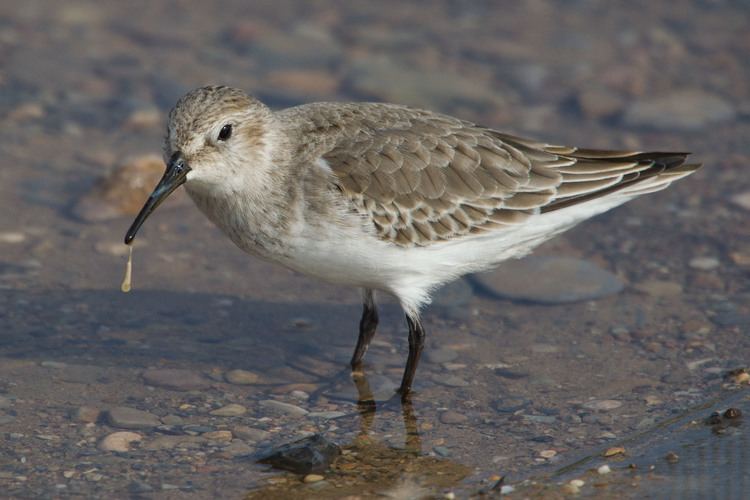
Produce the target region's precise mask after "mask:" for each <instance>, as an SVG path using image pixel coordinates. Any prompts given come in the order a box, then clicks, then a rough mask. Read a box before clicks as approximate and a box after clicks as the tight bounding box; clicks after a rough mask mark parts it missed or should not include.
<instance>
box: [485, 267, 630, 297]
mask: <svg viewBox="0 0 750 500" xmlns="http://www.w3.org/2000/svg"><path fill="white" fill-rule="evenodd" d="M472 281H473V282H474V283H475V285H476V286H477V288H479V289H480V291H481V292H483V293H486V294H488V295H491V296H494V297H498V298H503V299H512V300H518V301H523V302H534V303H539V304H567V303H570V302H580V301H585V300H592V299H599V298H602V297H606V296H608V295H613V294H616V293H618V292H620V291H621V290H622V289H623V287H624V284H623V282H622V281H620V279H619V278H618V277H617V276H615V275H614V274H612V273H610V272H608V271H605V270H603V269H600V268H599V267H597V266H595V265H594V264H591V263H590V262H586V261H584V260H579V259H573V258H570V257H544V256H531V257H526V258H525V259H521V260H514V261H508V262H506V263H505V264H504V266H503V267H501V268H500V269H498V270H497V271H494V272H492V273H483V274H476V275H474V276H472Z"/></svg>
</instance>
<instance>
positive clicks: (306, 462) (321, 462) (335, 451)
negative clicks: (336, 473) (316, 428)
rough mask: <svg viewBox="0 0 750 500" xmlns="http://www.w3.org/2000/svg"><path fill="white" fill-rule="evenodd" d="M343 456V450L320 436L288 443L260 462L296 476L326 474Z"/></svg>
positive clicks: (316, 435)
mask: <svg viewBox="0 0 750 500" xmlns="http://www.w3.org/2000/svg"><path fill="white" fill-rule="evenodd" d="M340 454H341V448H339V447H338V446H337V445H336V444H335V443H332V442H330V441H328V440H327V439H326V438H325V437H323V436H321V435H320V434H315V435H313V436H308V437H306V438H303V439H300V440H298V441H294V442H293V443H287V444H284V445H281V446H279V447H278V448H276V449H274V450H272V451H271V452H270V453H268V454H267V455H266V456H264V457H262V458H260V459H259V460H258V462H260V463H262V464H268V465H271V466H272V467H275V468H277V469H283V470H288V471H290V472H294V473H295V474H310V473H313V472H315V473H320V472H324V471H325V470H326V469H328V467H329V466H330V465H331V463H332V462H333V460H334V459H335V458H336V457H338V456H339V455H340Z"/></svg>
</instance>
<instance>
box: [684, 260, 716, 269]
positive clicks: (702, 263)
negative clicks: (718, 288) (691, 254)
mask: <svg viewBox="0 0 750 500" xmlns="http://www.w3.org/2000/svg"><path fill="white" fill-rule="evenodd" d="M719 264H720V262H719V259H716V258H714V257H695V258H694V259H691V260H690V262H689V264H688V265H689V266H690V267H692V268H693V269H698V270H701V271H711V270H712V269H716V268H717V267H719Z"/></svg>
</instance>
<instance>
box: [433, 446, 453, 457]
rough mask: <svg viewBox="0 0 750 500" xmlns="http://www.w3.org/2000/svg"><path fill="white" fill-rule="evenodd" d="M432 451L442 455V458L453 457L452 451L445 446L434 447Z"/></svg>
mask: <svg viewBox="0 0 750 500" xmlns="http://www.w3.org/2000/svg"><path fill="white" fill-rule="evenodd" d="M432 451H434V452H435V453H437V454H438V455H440V456H441V457H449V456H450V455H451V450H449V449H448V448H446V447H445V446H434V447H433V448H432Z"/></svg>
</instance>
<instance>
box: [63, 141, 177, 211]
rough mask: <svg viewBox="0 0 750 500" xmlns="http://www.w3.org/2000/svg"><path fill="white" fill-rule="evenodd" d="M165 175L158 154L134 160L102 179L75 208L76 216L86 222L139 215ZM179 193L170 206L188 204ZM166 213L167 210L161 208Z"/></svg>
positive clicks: (175, 194) (172, 197) (171, 200)
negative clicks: (144, 203)
mask: <svg viewBox="0 0 750 500" xmlns="http://www.w3.org/2000/svg"><path fill="white" fill-rule="evenodd" d="M162 174H164V160H162V158H161V156H158V155H155V154H149V155H143V156H138V157H135V158H132V159H131V160H129V161H127V162H126V163H124V164H123V165H120V166H118V167H117V168H115V169H114V170H113V171H112V172H111V173H110V174H109V176H107V177H105V178H103V179H101V180H100V181H99V182H98V183H96V184H95V185H94V186H93V187H92V188H91V190H90V191H89V192H88V193H87V194H85V195H84V196H83V197H82V198H81V199H80V200H78V202H77V203H76V204H75V205H74V206H73V213H74V215H76V216H77V217H79V218H80V219H82V220H84V221H86V222H101V221H105V220H111V219H115V218H118V217H121V216H123V215H135V214H137V213H138V212H139V211H140V209H141V207H142V206H143V202H144V201H145V200H146V199H147V198H148V196H149V194H151V191H152V190H153V189H154V186H156V184H157V183H158V182H159V179H160V178H161V176H162ZM180 191H183V190H179V191H178V192H176V193H173V194H172V195H171V196H170V197H169V199H167V201H166V202H165V203H164V205H165V206H166V207H170V206H172V207H174V206H179V205H181V204H186V203H187V196H186V195H185V194H184V193H181V192H180ZM161 210H163V208H162V209H161Z"/></svg>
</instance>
